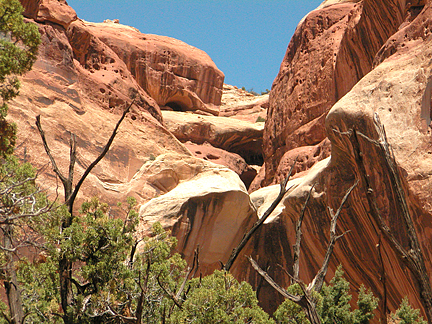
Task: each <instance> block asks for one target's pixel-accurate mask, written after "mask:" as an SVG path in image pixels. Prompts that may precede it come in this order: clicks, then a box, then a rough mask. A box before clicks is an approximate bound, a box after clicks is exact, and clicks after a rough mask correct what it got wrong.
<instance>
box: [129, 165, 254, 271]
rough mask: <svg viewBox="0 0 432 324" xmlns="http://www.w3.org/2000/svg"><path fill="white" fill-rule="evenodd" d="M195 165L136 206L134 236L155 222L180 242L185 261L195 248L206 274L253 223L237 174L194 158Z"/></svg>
mask: <svg viewBox="0 0 432 324" xmlns="http://www.w3.org/2000/svg"><path fill="white" fill-rule="evenodd" d="M188 162H189V163H188V164H187V166H188V167H190V166H191V165H194V164H193V158H191V159H189V161H188ZM195 163H196V164H198V165H200V166H201V168H202V169H201V172H199V173H198V174H196V175H194V176H191V177H190V178H189V179H185V180H183V181H181V182H180V183H179V184H178V185H177V186H176V187H175V188H174V189H172V190H171V191H169V192H168V193H166V194H164V195H162V196H159V197H157V198H154V199H152V200H150V201H149V202H148V203H146V204H144V205H143V206H142V207H141V208H140V211H139V213H140V219H141V220H140V224H141V226H142V228H141V229H139V230H138V235H145V233H146V231H147V230H148V226H149V225H150V224H152V223H154V222H156V221H158V222H160V223H161V224H162V225H164V227H166V228H170V229H172V234H173V235H175V236H176V237H177V238H178V240H179V241H178V245H177V249H178V250H179V251H180V252H181V253H182V255H183V256H184V257H185V258H186V260H187V261H188V262H189V263H190V262H192V259H193V254H194V250H195V249H196V247H197V246H199V248H200V254H199V256H200V271H201V272H202V273H203V275H205V274H209V273H211V272H212V271H213V270H215V269H220V263H219V261H224V262H226V260H227V259H228V257H229V255H230V254H231V251H232V249H233V248H234V247H236V245H237V244H238V242H239V241H240V240H241V237H242V235H243V233H244V229H245V228H247V227H250V226H251V225H252V223H251V222H252V221H254V219H255V220H256V211H255V208H254V207H253V205H252V204H251V202H250V199H249V195H248V194H247V191H246V188H245V186H244V184H243V183H242V182H241V181H240V179H239V177H238V176H237V174H236V173H234V172H233V171H231V170H229V169H227V168H225V167H222V166H219V165H217V164H214V163H211V162H205V161H204V160H201V159H196V158H195Z"/></svg>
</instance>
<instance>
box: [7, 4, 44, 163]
mask: <svg viewBox="0 0 432 324" xmlns="http://www.w3.org/2000/svg"><path fill="white" fill-rule="evenodd" d="M23 12H24V8H23V7H22V6H21V3H20V2H19V1H18V0H0V49H1V50H0V156H1V155H3V156H4V155H5V154H11V153H12V152H13V148H14V146H15V133H16V128H15V125H14V124H11V123H9V122H7V121H6V119H5V117H6V115H7V103H6V102H7V101H8V100H11V99H12V98H14V97H16V96H17V95H18V89H19V87H20V83H19V80H18V77H17V75H21V74H23V73H25V72H27V71H30V69H31V67H32V65H33V63H34V62H35V61H36V54H37V48H38V46H39V43H40V34H39V31H38V28H37V26H36V25H35V24H32V23H24V19H23V15H22V13H23Z"/></svg>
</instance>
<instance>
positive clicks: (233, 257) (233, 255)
mask: <svg viewBox="0 0 432 324" xmlns="http://www.w3.org/2000/svg"><path fill="white" fill-rule="evenodd" d="M296 162H297V158H296V159H295V161H294V163H293V164H292V166H291V169H290V171H289V173H288V175H287V177H286V178H285V179H284V180H283V181H282V182H281V184H280V191H279V195H278V196H277V197H276V199H275V200H274V201H273V203H272V204H271V205H270V207H269V208H268V209H267V210H266V211H265V213H264V214H263V216H262V217H261V218H260V219H258V221H257V222H256V223H255V224H254V225H253V226H252V228H251V229H250V230H249V231H248V232H246V233H245V234H244V235H243V238H242V240H241V241H240V243H239V245H238V246H237V247H236V248H235V249H233V251H232V253H231V256H230V257H229V259H228V261H227V263H226V264H225V265H224V266H223V269H224V270H225V271H229V270H230V269H231V266H232V265H233V263H234V261H235V260H236V259H237V257H238V255H239V254H240V252H241V250H242V249H243V248H244V247H245V245H246V243H247V242H249V240H250V238H251V237H252V235H253V234H254V233H255V232H256V231H257V229H258V228H259V227H260V226H261V225H262V224H263V223H264V222H265V220H266V219H267V218H268V217H269V216H270V214H271V213H272V212H273V211H274V210H275V209H276V207H277V206H278V205H279V203H280V202H281V200H282V198H283V197H284V196H285V194H286V193H287V192H288V190H289V189H290V188H291V187H290V188H287V187H286V186H287V183H288V181H289V178H290V177H291V173H292V171H293V170H294V166H295V164H296Z"/></svg>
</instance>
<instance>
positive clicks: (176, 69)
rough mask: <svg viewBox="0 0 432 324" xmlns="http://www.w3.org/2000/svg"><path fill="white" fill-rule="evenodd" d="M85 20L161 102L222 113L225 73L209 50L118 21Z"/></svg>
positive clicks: (165, 104)
mask: <svg viewBox="0 0 432 324" xmlns="http://www.w3.org/2000/svg"><path fill="white" fill-rule="evenodd" d="M84 24H85V26H86V28H88V30H89V31H90V33H91V34H93V35H96V37H97V38H98V39H100V40H101V41H102V42H103V43H105V44H106V45H107V46H108V47H109V48H110V49H112V50H113V51H114V52H115V53H116V54H117V55H118V56H119V58H120V59H121V60H122V61H123V62H124V63H125V64H126V66H127V68H128V70H129V71H130V72H131V73H132V75H133V76H134V77H135V79H136V80H137V82H138V83H139V85H140V86H141V87H142V88H143V89H144V90H145V91H146V92H147V93H148V94H149V95H150V96H151V97H152V98H154V99H155V100H156V102H157V103H158V104H159V105H160V106H167V107H168V108H170V109H173V110H180V111H188V110H201V111H206V112H209V113H211V114H214V115H217V114H218V106H219V105H220V103H221V96H222V86H223V80H224V77H225V76H224V74H223V73H222V72H221V71H220V70H219V69H218V68H217V67H216V65H215V64H214V63H213V61H212V60H211V59H210V57H209V56H208V55H207V54H206V53H205V52H203V51H201V50H199V49H197V48H195V47H192V46H190V45H188V44H186V43H184V42H182V41H179V40H176V39H173V38H170V37H165V36H157V35H149V34H141V33H140V32H139V31H138V30H137V29H135V28H132V27H128V26H123V25H120V24H117V23H114V22H105V23H101V24H95V23H84Z"/></svg>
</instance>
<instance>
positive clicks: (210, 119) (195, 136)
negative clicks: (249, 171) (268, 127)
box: [162, 111, 264, 165]
mask: <svg viewBox="0 0 432 324" xmlns="http://www.w3.org/2000/svg"><path fill="white" fill-rule="evenodd" d="M162 116H163V118H164V122H165V125H166V127H167V128H168V130H169V131H170V132H171V133H173V134H174V135H175V136H176V137H177V138H178V139H179V140H180V141H181V142H186V141H191V142H193V143H196V144H202V143H204V142H208V143H210V144H211V145H213V146H214V147H217V148H221V149H223V150H225V151H228V152H233V153H237V154H239V155H240V156H241V157H243V158H244V159H245V161H246V163H248V164H258V165H259V164H261V163H262V161H261V158H262V157H261V154H262V134H263V128H264V125H263V123H250V122H246V121H242V120H236V119H232V118H228V117H215V116H202V115H195V114H191V113H185V112H175V111H163V112H162Z"/></svg>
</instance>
